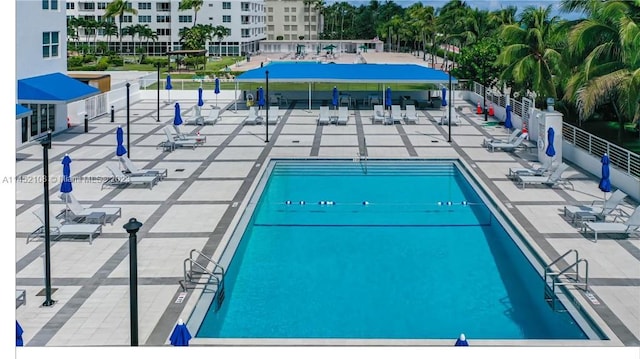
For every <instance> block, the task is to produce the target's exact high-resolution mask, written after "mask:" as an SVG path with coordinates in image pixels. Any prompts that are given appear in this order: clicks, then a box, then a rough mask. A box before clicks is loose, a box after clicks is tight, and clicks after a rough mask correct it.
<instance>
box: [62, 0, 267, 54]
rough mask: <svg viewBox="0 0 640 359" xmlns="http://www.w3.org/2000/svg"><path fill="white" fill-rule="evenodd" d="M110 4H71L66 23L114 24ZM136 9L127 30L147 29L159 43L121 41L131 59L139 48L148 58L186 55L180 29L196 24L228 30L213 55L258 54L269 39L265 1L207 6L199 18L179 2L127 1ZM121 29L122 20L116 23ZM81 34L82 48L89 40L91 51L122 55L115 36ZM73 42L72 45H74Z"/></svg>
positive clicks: (208, 0)
mask: <svg viewBox="0 0 640 359" xmlns="http://www.w3.org/2000/svg"><path fill="white" fill-rule="evenodd" d="M109 2H110V1H90V0H74V1H67V4H66V15H67V17H76V18H84V19H93V20H96V21H97V22H102V21H109V20H108V19H106V18H105V17H104V13H105V11H106V8H107V6H108V5H109ZM128 3H129V6H130V8H131V9H134V10H135V11H136V12H137V14H132V13H125V14H124V16H123V18H122V20H123V21H122V28H123V29H124V28H125V27H128V26H132V25H143V26H144V25H147V26H149V28H151V30H153V31H154V32H155V33H156V35H157V39H155V40H152V39H139V38H138V37H135V38H134V40H133V41H132V38H131V36H129V35H125V36H123V38H122V47H123V52H124V53H128V54H132V53H133V51H134V48H136V49H137V48H140V47H142V48H144V49H145V50H146V51H145V53H148V54H149V55H156V56H160V55H164V54H165V53H166V52H168V51H174V50H181V46H180V36H179V33H180V29H182V28H185V27H188V28H190V27H192V26H193V25H194V19H195V20H196V24H203V25H212V26H214V27H215V26H224V27H226V28H227V29H229V30H230V35H228V36H226V37H224V38H222V39H219V38H217V37H215V38H213V39H212V40H211V41H209V43H208V44H207V50H208V52H209V55H212V56H213V55H216V56H217V55H221V56H238V55H244V54H249V53H253V52H255V51H258V49H259V48H258V44H259V41H260V40H263V39H265V38H266V25H265V19H266V17H265V14H264V13H265V9H264V1H243V0H230V1H220V0H205V1H203V4H202V7H201V8H200V10H199V11H198V12H197V14H196V13H195V12H194V10H193V9H189V10H179V4H180V1H177V0H174V1H160V0H147V1H135V0H134V1H128ZM111 21H114V22H115V24H116V25H118V23H119V21H118V19H117V18H116V19H113V20H111ZM94 31H96V30H93V29H83V28H79V29H78V35H79V36H78V39H77V40H74V41H78V42H79V43H86V39H87V37H86V34H89V45H90V46H96V45H95V44H97V43H99V42H106V43H108V47H109V49H110V50H113V51H119V41H118V39H117V37H115V36H110V37H108V36H105V35H104V30H103V29H101V28H98V29H97V35H95V36H94V35H93V34H94V33H95V32H94ZM70 41H71V40H70Z"/></svg>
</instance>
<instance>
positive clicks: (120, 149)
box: [116, 126, 127, 157]
mask: <svg viewBox="0 0 640 359" xmlns="http://www.w3.org/2000/svg"><path fill="white" fill-rule="evenodd" d="M123 141H124V131H122V127H120V126H118V129H117V130H116V156H118V157H120V156H123V155H125V154H126V153H127V149H126V148H125V147H124V145H123V144H122V142H123Z"/></svg>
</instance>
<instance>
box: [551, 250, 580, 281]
mask: <svg viewBox="0 0 640 359" xmlns="http://www.w3.org/2000/svg"><path fill="white" fill-rule="evenodd" d="M571 252H575V253H576V262H577V261H578V251H577V250H575V249H569V250H568V251H567V252H566V253H565V254H563V255H561V256H560V257H558V258H557V259H556V260H554V261H553V262H551V263H549V264H547V266H546V267H545V268H544V271H545V276H546V273H547V272H548V270H549V269H551V266H553V265H554V264H556V263H558V262H559V261H561V260H562V259H563V258H564V257H566V256H567V255H568V254H569V253H571Z"/></svg>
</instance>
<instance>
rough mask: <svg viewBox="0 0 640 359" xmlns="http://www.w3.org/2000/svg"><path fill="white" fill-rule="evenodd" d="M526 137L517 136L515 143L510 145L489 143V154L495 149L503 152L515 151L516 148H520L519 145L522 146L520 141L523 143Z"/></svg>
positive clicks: (522, 135) (523, 135) (524, 135)
mask: <svg viewBox="0 0 640 359" xmlns="http://www.w3.org/2000/svg"><path fill="white" fill-rule="evenodd" d="M526 137H527V134H524V133H523V134H521V135H520V136H518V138H516V140H515V141H513V142H511V143H503V142H490V143H489V144H487V147H489V149H490V150H491V152H494V151H495V150H496V149H499V150H503V151H515V149H516V148H518V147H520V145H521V144H522V141H524V139H525V138H526Z"/></svg>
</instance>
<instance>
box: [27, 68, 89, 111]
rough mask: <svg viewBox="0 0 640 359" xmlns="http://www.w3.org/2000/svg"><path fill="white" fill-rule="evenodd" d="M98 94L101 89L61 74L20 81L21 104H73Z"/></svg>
mask: <svg viewBox="0 0 640 359" xmlns="http://www.w3.org/2000/svg"><path fill="white" fill-rule="evenodd" d="M98 93H100V90H99V89H97V88H95V87H91V86H89V85H86V84H85V83H83V82H82V81H78V80H76V79H74V78H71V77H69V76H67V75H65V74H62V73H59V72H56V73H52V74H47V75H42V76H36V77H29V78H26V79H22V80H18V101H20V102H41V103H47V102H73V101H78V100H82V99H84V98H87V97H91V96H93V95H96V94H98Z"/></svg>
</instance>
